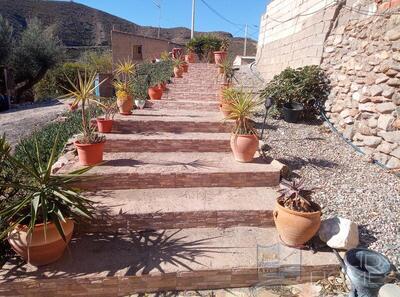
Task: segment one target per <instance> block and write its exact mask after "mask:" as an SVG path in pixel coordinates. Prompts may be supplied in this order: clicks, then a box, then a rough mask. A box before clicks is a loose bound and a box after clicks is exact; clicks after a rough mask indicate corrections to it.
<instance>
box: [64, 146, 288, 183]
mask: <svg viewBox="0 0 400 297" xmlns="http://www.w3.org/2000/svg"><path fill="white" fill-rule="evenodd" d="M104 160H105V162H104V163H103V164H101V165H98V166H95V167H93V168H92V169H91V170H90V171H89V172H87V173H86V174H85V175H84V176H82V177H81V178H80V181H79V182H77V185H76V186H78V187H80V188H82V189H86V190H89V191H98V190H118V189H149V188H191V187H272V186H277V185H278V184H279V181H280V172H281V170H282V166H281V164H280V163H279V162H277V161H266V160H264V159H263V158H262V157H260V156H257V157H256V158H255V159H254V161H253V162H252V163H239V162H237V161H235V160H234V158H233V156H232V153H231V152H226V153H213V152H206V153H198V152H190V153H187V152H179V153H172V152H169V153H168V152H167V153H166V152H161V153H159V152H158V153H149V152H143V153H104ZM268 162H270V163H268ZM78 168H81V166H80V165H79V164H78V162H77V158H75V159H73V160H71V161H70V162H69V163H68V164H66V165H65V166H63V167H62V168H61V169H60V171H59V172H61V173H62V172H64V173H65V172H70V171H72V170H75V169H78ZM89 177H94V178H89Z"/></svg>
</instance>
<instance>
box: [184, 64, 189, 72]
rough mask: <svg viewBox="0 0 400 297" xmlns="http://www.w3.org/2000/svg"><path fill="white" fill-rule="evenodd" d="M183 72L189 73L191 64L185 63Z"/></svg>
mask: <svg viewBox="0 0 400 297" xmlns="http://www.w3.org/2000/svg"><path fill="white" fill-rule="evenodd" d="M182 70H183V73H187V72H188V71H189V64H187V63H185V64H182Z"/></svg>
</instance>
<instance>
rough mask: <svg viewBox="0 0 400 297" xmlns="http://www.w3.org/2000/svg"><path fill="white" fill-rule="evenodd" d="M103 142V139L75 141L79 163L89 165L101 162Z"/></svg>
mask: <svg viewBox="0 0 400 297" xmlns="http://www.w3.org/2000/svg"><path fill="white" fill-rule="evenodd" d="M104 143H105V141H103V142H99V143H87V144H86V143H85V144H83V143H79V142H78V141H75V142H74V144H75V147H76V150H77V151H78V157H79V163H80V164H81V165H83V166H91V165H96V164H99V163H101V162H103V152H104Z"/></svg>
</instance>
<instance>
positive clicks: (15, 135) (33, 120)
mask: <svg viewBox="0 0 400 297" xmlns="http://www.w3.org/2000/svg"><path fill="white" fill-rule="evenodd" d="M66 104H67V103H66V102H65V101H63V102H60V101H58V100H52V101H46V102H43V103H34V104H29V105H23V106H19V107H17V108H13V109H10V110H9V111H6V112H1V113H0V134H1V135H3V133H5V134H6V137H7V140H8V141H9V142H10V143H11V145H12V146H15V145H16V144H17V143H18V141H19V140H20V139H22V138H25V137H27V136H29V135H30V134H31V133H32V132H33V131H35V130H36V129H38V128H41V127H43V126H44V125H46V124H47V123H49V122H51V121H52V120H54V119H55V118H57V117H58V116H59V115H61V114H62V113H64V112H65V111H66Z"/></svg>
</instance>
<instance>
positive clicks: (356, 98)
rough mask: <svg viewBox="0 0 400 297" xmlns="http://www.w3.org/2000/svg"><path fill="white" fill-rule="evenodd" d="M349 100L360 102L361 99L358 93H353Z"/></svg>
mask: <svg viewBox="0 0 400 297" xmlns="http://www.w3.org/2000/svg"><path fill="white" fill-rule="evenodd" d="M351 98H352V99H353V100H355V101H360V99H361V94H360V93H359V92H355V93H353V95H351Z"/></svg>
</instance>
